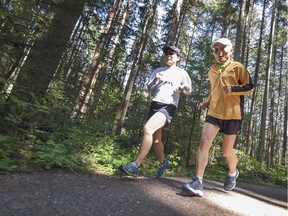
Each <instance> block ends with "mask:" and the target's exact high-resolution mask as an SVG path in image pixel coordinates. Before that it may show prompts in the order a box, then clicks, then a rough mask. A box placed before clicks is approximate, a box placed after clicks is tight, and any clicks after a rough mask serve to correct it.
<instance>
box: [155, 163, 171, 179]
mask: <svg viewBox="0 0 288 216" xmlns="http://www.w3.org/2000/svg"><path fill="white" fill-rule="evenodd" d="M169 167H170V162H169V161H168V160H166V159H165V160H164V162H163V164H160V165H159V168H158V171H157V174H156V178H161V177H162V176H163V175H164V173H165V170H166V169H167V168H169Z"/></svg>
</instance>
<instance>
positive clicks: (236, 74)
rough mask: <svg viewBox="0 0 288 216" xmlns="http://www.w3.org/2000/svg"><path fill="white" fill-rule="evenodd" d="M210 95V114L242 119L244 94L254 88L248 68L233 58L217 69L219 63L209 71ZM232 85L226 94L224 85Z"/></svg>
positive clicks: (217, 116)
mask: <svg viewBox="0 0 288 216" xmlns="http://www.w3.org/2000/svg"><path fill="white" fill-rule="evenodd" d="M208 76H209V80H210V95H209V98H208V100H209V106H208V115H211V116H213V117H215V118H218V119H222V120H232V119H235V120H240V119H242V118H243V111H244V95H246V94H249V93H251V92H252V91H253V90H254V84H253V83H252V79H251V77H250V75H249V73H248V71H247V70H246V68H245V67H244V66H243V65H242V64H241V63H239V62H236V61H233V60H232V59H231V60H230V61H228V62H227V63H225V64H224V65H223V68H222V71H221V72H219V71H217V63H214V64H213V65H212V68H211V69H210V71H209V73H208ZM224 85H227V86H231V87H232V88H231V90H232V92H231V94H225V93H224V91H223V86H224Z"/></svg>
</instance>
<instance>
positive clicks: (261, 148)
mask: <svg viewBox="0 0 288 216" xmlns="http://www.w3.org/2000/svg"><path fill="white" fill-rule="evenodd" d="M277 4H278V0H275V2H274V7H273V11H272V17H271V27H270V36H269V42H268V44H269V45H268V53H267V55H268V58H267V64H266V69H265V71H266V79H265V90H264V94H263V103H262V113H261V126H260V143H259V148H258V149H259V151H258V154H257V160H258V161H259V162H263V159H264V158H263V154H264V150H265V144H266V140H267V136H266V120H267V119H266V117H267V112H268V110H267V109H268V108H267V107H268V98H269V88H270V73H271V72H270V67H271V62H272V54H273V42H274V30H275V20H276V19H275V12H276V7H277Z"/></svg>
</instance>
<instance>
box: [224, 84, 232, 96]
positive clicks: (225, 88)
mask: <svg viewBox="0 0 288 216" xmlns="http://www.w3.org/2000/svg"><path fill="white" fill-rule="evenodd" d="M223 91H224V93H225V94H229V95H230V94H231V92H232V87H231V86H223Z"/></svg>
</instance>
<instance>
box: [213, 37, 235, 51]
mask: <svg viewBox="0 0 288 216" xmlns="http://www.w3.org/2000/svg"><path fill="white" fill-rule="evenodd" d="M216 43H220V44H223V45H226V46H230V47H232V43H231V41H230V40H229V39H227V38H218V39H216V40H214V41H213V42H212V44H211V48H212V49H213V48H214V46H215V44H216Z"/></svg>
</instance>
